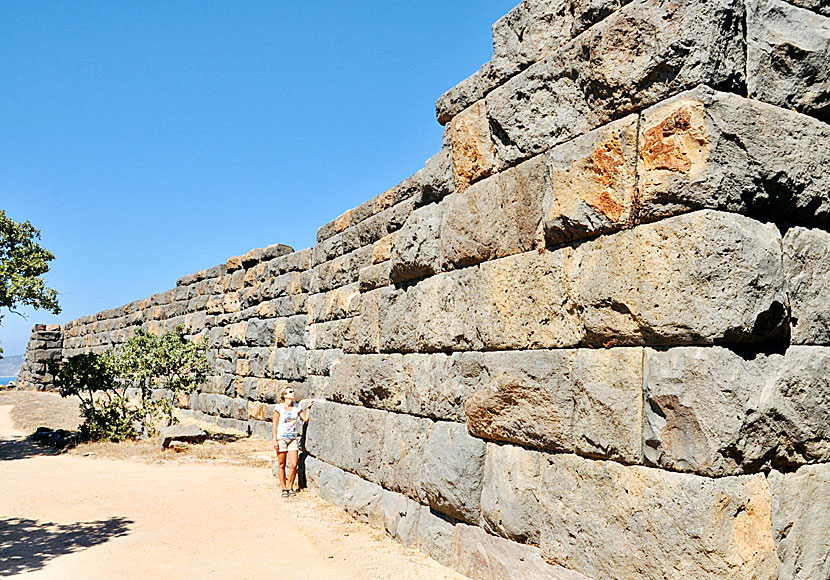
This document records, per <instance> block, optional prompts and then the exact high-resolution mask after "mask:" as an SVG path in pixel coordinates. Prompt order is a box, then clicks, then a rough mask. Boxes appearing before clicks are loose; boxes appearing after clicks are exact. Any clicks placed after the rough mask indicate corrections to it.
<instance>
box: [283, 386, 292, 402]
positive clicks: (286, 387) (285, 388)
mask: <svg viewBox="0 0 830 580" xmlns="http://www.w3.org/2000/svg"><path fill="white" fill-rule="evenodd" d="M288 389H291V390H292V391H293V390H294V387H292V386H291V385H287V386H285V387H283V388H282V390H281V391H280V400H281V401H283V402H285V391H287V390H288Z"/></svg>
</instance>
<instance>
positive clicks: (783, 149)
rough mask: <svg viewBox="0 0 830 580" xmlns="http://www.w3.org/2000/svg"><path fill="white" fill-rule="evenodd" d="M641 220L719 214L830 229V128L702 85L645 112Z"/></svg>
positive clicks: (776, 108)
mask: <svg viewBox="0 0 830 580" xmlns="http://www.w3.org/2000/svg"><path fill="white" fill-rule="evenodd" d="M639 139H640V146H639V151H640V159H639V165H638V170H637V172H638V175H639V184H640V196H639V208H638V211H639V219H640V220H642V221H651V220H655V219H659V218H662V217H666V216H668V215H673V214H676V213H679V212H682V211H687V210H688V209H700V208H710V209H721V210H726V211H732V212H738V213H749V214H752V215H758V216H765V217H766V218H767V219H774V220H779V219H781V218H782V217H783V218H788V219H792V220H797V221H798V222H801V223H807V224H816V225H823V226H827V225H828V224H830V196H828V194H827V185H826V184H827V181H828V179H830V151H828V148H827V147H826V146H825V143H827V141H828V140H830V127H828V126H827V125H826V124H824V123H822V122H820V121H817V120H816V119H813V118H811V117H808V116H806V115H801V114H798V113H795V112H793V111H788V110H784V109H781V108H778V107H774V106H771V105H767V104H765V103H760V102H758V101H753V100H750V99H745V98H742V97H739V96H737V95H733V94H728V93H719V92H716V91H713V90H712V89H709V88H707V87H699V88H696V89H694V90H691V91H688V92H685V93H682V94H680V95H678V96H676V97H674V98H672V99H669V100H667V101H665V102H663V103H660V104H658V105H655V106H654V107H652V108H650V109H648V110H646V111H644V112H643V115H642V119H641V122H640V137H639Z"/></svg>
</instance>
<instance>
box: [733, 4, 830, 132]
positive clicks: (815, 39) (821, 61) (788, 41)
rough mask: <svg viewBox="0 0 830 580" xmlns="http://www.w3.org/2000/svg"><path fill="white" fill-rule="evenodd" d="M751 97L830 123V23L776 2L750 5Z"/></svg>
mask: <svg viewBox="0 0 830 580" xmlns="http://www.w3.org/2000/svg"><path fill="white" fill-rule="evenodd" d="M746 40H747V89H748V91H749V94H750V96H752V97H754V98H756V99H760V100H762V101H766V102H768V103H772V104H774V105H778V106H780V107H785V108H787V109H790V108H793V109H796V110H797V111H800V112H802V113H806V114H808V115H812V116H814V117H817V118H818V119H821V120H822V121H824V122H825V123H826V122H828V121H830V67H828V66H827V62H828V60H830V18H827V17H826V16H820V15H818V14H815V13H814V12H810V11H809V10H804V9H801V8H797V7H795V6H793V5H792V4H789V3H787V2H783V1H781V0H749V1H748V2H747V21H746Z"/></svg>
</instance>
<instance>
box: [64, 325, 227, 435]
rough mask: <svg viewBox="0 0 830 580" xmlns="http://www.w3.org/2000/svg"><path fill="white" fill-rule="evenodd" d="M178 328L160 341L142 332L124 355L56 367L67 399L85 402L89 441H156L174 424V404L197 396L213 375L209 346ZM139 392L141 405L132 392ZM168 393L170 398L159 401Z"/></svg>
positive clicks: (83, 431)
mask: <svg viewBox="0 0 830 580" xmlns="http://www.w3.org/2000/svg"><path fill="white" fill-rule="evenodd" d="M186 332H187V330H186V329H185V327H183V326H177V327H176V328H175V329H174V330H173V331H172V332H165V333H163V334H162V335H160V336H156V335H153V334H150V333H148V332H146V331H145V330H143V329H138V330H137V331H136V333H135V336H134V337H133V338H131V339H130V340H129V341H127V343H126V344H125V345H124V347H123V348H122V349H121V352H119V353H118V354H115V353H114V352H113V351H105V352H104V353H102V354H92V353H89V354H81V355H77V356H73V357H71V358H69V359H66V360H64V361H63V362H62V363H61V364H60V365H52V367H51V373H52V374H53V375H54V376H55V385H56V386H57V387H58V389H59V391H60V394H61V396H63V397H69V396H77V397H78V398H79V399H80V400H81V415H82V416H83V417H84V423H83V425H81V434H82V436H83V437H84V439H88V440H93V441H99V440H109V441H123V440H124V439H131V438H135V437H136V436H137V435H139V434H141V435H144V436H149V435H153V434H155V432H156V426H157V424H158V423H159V422H165V423H166V424H171V423H172V422H173V404H172V402H173V400H174V399H175V397H177V396H178V395H180V394H182V393H191V392H193V391H194V390H196V388H197V387H198V386H199V384H200V383H202V382H203V381H204V380H205V377H206V376H207V374H208V373H209V372H210V370H211V369H210V366H209V364H208V360H207V356H206V354H205V351H206V350H207V340H202V341H198V342H195V341H192V340H189V339H188V338H187V337H186ZM130 387H133V388H136V389H137V391H138V397H137V399H135V400H132V399H130V398H129V397H127V390H128V389H129V388H130ZM159 389H164V393H165V394H164V396H154V395H156V394H157V393H158V392H159V391H158V390H159Z"/></svg>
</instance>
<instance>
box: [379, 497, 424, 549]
mask: <svg viewBox="0 0 830 580" xmlns="http://www.w3.org/2000/svg"><path fill="white" fill-rule="evenodd" d="M381 508H382V512H383V527H384V529H385V530H386V533H387V534H389V535H390V536H392V537H393V538H395V539H396V540H398V541H399V542H400V543H402V544H403V545H404V546H407V547H414V546H417V545H418V523H419V520H420V517H421V508H422V506H421V504H419V503H418V502H416V501H414V500H411V499H408V498H407V497H405V496H403V495H401V494H399V493H394V492H391V491H387V490H383V496H382V498H381Z"/></svg>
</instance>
